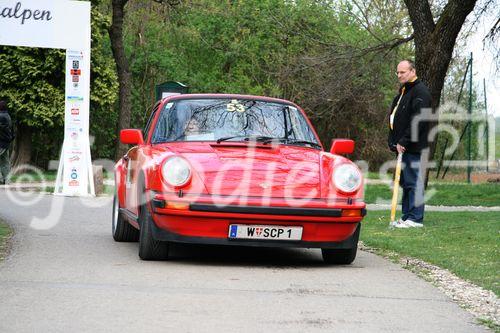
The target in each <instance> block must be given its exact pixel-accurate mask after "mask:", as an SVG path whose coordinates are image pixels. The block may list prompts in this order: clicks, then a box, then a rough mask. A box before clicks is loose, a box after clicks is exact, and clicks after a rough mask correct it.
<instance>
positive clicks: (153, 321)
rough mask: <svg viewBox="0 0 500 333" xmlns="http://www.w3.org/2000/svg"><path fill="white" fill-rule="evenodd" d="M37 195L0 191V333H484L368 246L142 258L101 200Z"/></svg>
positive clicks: (188, 250) (185, 249)
mask: <svg viewBox="0 0 500 333" xmlns="http://www.w3.org/2000/svg"><path fill="white" fill-rule="evenodd" d="M21 194H22V193H18V194H17V195H21ZM23 195H26V196H25V197H24V198H23V199H22V200H23V202H25V203H27V202H28V201H30V200H33V199H34V198H35V196H36V195H35V194H23ZM37 200H38V201H37V202H33V203H32V204H30V205H28V206H21V205H19V203H18V202H19V198H16V199H15V200H13V199H12V197H9V196H8V195H7V194H6V192H5V191H3V190H2V191H0V217H1V218H3V219H4V220H7V221H9V223H10V224H11V225H12V226H13V227H14V229H15V232H16V233H15V237H14V239H13V249H12V251H11V254H10V255H9V256H8V257H7V259H6V260H5V261H4V262H3V263H1V264H0V332H34V331H37V332H38V331H39V332H72V331H76V332H81V331H89V332H99V331H119V332H130V331H135V332H137V331H144V332H168V331H171V332H173V331H174V330H175V331H176V332H177V331H178V332H270V331H272V332H332V331H336V332H377V331H384V332H402V331H403V332H425V331H427V332H483V331H484V329H483V328H482V327H480V326H477V325H475V324H474V320H473V318H472V317H471V316H470V315H469V314H468V313H467V312H465V311H464V310H462V309H461V308H459V307H458V306H457V305H456V304H454V303H452V302H451V301H450V300H449V299H448V298H447V297H446V296H445V295H444V294H442V293H441V292H440V291H438V290H437V289H436V288H434V287H433V286H431V285H429V284H428V283H426V282H424V281H423V280H421V279H419V278H417V277H415V276H414V275H412V274H411V273H409V272H408V271H406V270H404V269H402V268H400V267H399V266H397V265H394V264H392V263H389V262H387V261H386V260H383V259H381V258H379V257H377V256H375V255H373V254H370V253H365V252H362V253H360V254H359V256H358V258H357V259H356V261H355V262H354V264H353V265H350V266H342V267H327V266H324V265H323V264H322V262H321V255H320V252H319V251H318V250H304V249H301V250H294V249H252V248H240V247H238V248H226V247H207V246H188V245H177V246H175V247H174V252H173V254H174V257H175V258H174V260H172V261H168V262H144V261H140V260H139V259H138V256H137V244H135V243H130V244H124V243H115V242H114V241H113V240H112V238H111V235H110V229H111V228H110V215H111V202H110V199H109V198H97V199H80V198H64V197H54V196H51V195H39V199H37ZM54 224H55V225H54ZM47 228H48V229H47Z"/></svg>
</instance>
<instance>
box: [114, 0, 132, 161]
mask: <svg viewBox="0 0 500 333" xmlns="http://www.w3.org/2000/svg"><path fill="white" fill-rule="evenodd" d="M127 1H128V0H112V6H113V19H112V23H111V27H110V28H109V37H110V39H111V49H112V51H113V57H114V59H115V63H116V70H117V73H118V82H119V112H118V123H117V126H116V134H117V138H119V137H120V130H122V129H124V128H128V127H130V118H131V113H132V106H131V103H130V97H131V75H130V70H129V63H128V59H127V57H126V55H125V49H124V47H123V18H124V16H125V10H124V8H125V5H126V4H127ZM126 152H127V146H126V145H124V144H122V143H121V142H120V141H119V140H117V143H116V150H115V159H119V158H121V157H122V156H123V155H124V154H125V153H126Z"/></svg>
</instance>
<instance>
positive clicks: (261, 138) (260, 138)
mask: <svg viewBox="0 0 500 333" xmlns="http://www.w3.org/2000/svg"><path fill="white" fill-rule="evenodd" d="M237 138H243V140H245V141H251V140H252V141H257V142H261V141H268V140H273V139H275V138H272V137H270V136H249V135H233V136H226V137H222V138H218V139H217V143H221V142H222V141H228V140H231V139H237Z"/></svg>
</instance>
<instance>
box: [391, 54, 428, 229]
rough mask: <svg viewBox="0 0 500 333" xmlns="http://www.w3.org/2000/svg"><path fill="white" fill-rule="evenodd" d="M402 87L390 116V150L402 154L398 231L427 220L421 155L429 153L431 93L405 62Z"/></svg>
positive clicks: (400, 72) (400, 74) (400, 75)
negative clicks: (401, 195) (425, 218)
mask: <svg viewBox="0 0 500 333" xmlns="http://www.w3.org/2000/svg"><path fill="white" fill-rule="evenodd" d="M396 74H397V76H398V80H399V83H401V87H400V89H399V94H398V95H397V96H396V97H395V98H394V101H393V102H392V106H391V113H390V117H389V139H388V144H389V148H390V149H391V150H392V151H394V152H397V153H398V154H403V156H402V157H403V164H402V170H401V186H402V187H403V202H402V210H403V215H402V216H401V218H400V219H399V220H398V221H397V222H396V224H395V225H394V226H395V227H396V228H410V227H422V226H423V221H424V170H423V168H422V155H423V152H424V153H428V146H429V141H428V139H429V138H428V136H429V124H428V121H427V119H426V115H428V114H429V112H430V110H431V94H430V92H429V89H428V88H427V86H426V85H425V84H424V83H423V82H422V81H421V80H419V79H418V78H417V73H416V70H415V64H414V63H413V61H411V60H403V61H401V62H400V63H399V64H398V67H397V72H396Z"/></svg>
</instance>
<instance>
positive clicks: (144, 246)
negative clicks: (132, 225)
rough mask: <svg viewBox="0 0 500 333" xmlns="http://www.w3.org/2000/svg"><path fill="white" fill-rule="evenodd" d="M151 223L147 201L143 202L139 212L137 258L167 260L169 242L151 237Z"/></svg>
mask: <svg viewBox="0 0 500 333" xmlns="http://www.w3.org/2000/svg"><path fill="white" fill-rule="evenodd" d="M143 202H144V201H143ZM153 223H154V221H153V218H152V217H151V213H150V212H149V209H148V207H147V203H143V204H142V205H141V207H140V212H139V224H140V227H141V230H140V236H139V258H141V259H142V260H167V259H168V253H169V248H170V246H169V243H168V242H162V241H159V240H156V239H154V238H153V230H152V224H153Z"/></svg>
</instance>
